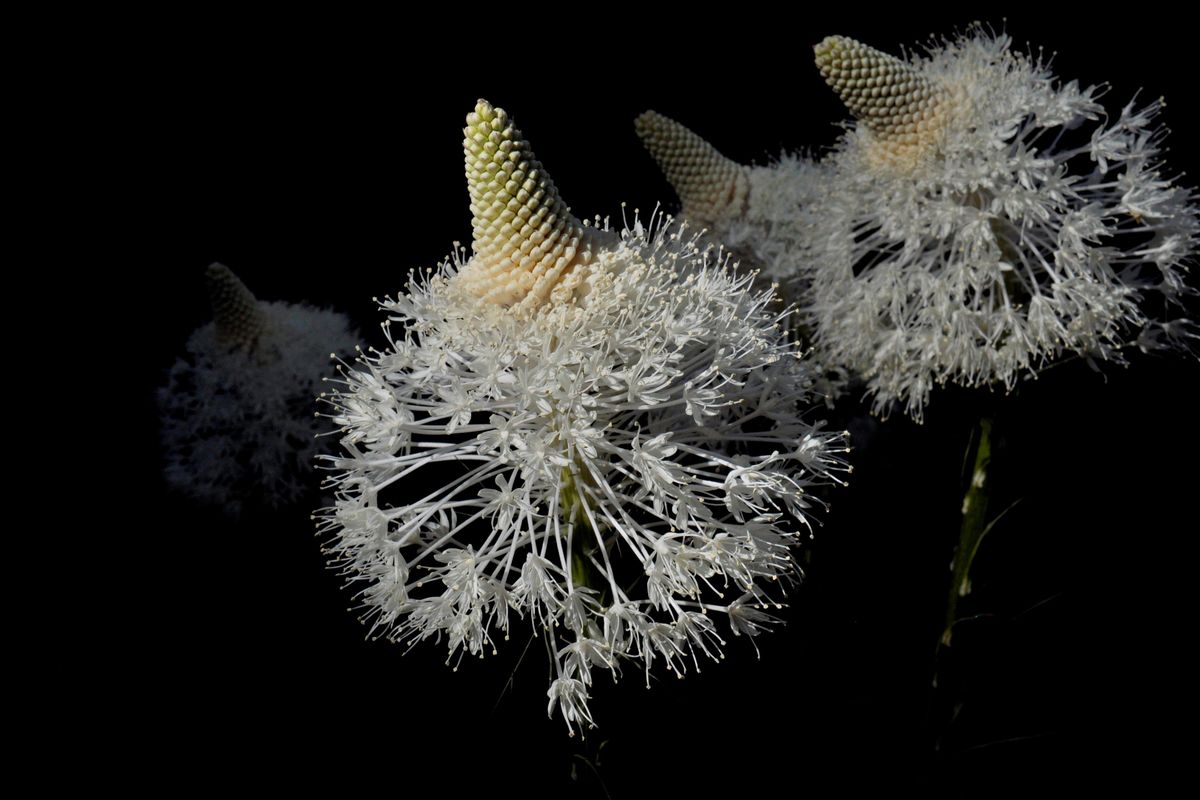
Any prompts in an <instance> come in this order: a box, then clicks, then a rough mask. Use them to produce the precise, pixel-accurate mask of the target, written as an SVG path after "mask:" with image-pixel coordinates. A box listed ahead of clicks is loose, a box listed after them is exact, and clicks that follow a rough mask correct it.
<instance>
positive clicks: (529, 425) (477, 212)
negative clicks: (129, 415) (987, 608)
mask: <svg viewBox="0 0 1200 800" xmlns="http://www.w3.org/2000/svg"><path fill="white" fill-rule="evenodd" d="M464 134H465V141H464V146H465V151H466V173H467V183H468V189H469V193H470V197H471V210H472V214H473V217H474V239H473V245H472V251H473V252H472V255H471V256H470V257H468V256H467V254H466V253H465V252H464V251H461V250H459V251H457V252H455V253H454V254H453V255H452V256H451V258H450V259H448V260H447V261H446V262H444V263H443V264H442V265H441V266H440V267H439V268H438V269H436V270H430V271H427V272H424V273H419V274H416V275H414V276H412V278H411V281H410V284H409V287H408V291H407V293H406V294H403V295H400V296H398V297H396V298H395V299H391V298H388V299H385V300H384V301H383V302H382V303H381V305H382V307H383V308H384V310H385V311H386V312H387V313H388V320H387V322H386V323H385V325H384V330H385V332H386V333H387V346H386V347H384V348H383V349H382V350H378V351H372V352H371V353H370V354H368V355H367V356H365V357H363V358H361V359H359V361H358V362H357V363H356V364H355V365H354V366H353V367H347V368H346V369H345V371H344V374H343V378H344V385H343V386H342V388H341V390H340V391H338V392H337V393H336V394H334V395H333V396H332V397H330V398H329V399H330V402H331V404H332V406H333V411H332V414H331V415H332V417H333V419H334V421H335V422H336V424H337V425H338V426H339V427H340V428H341V432H342V449H343V452H342V453H341V454H340V455H339V456H337V457H332V458H331V464H330V467H331V469H332V470H333V473H332V478H331V483H332V484H333V485H334V486H335V487H336V502H335V505H334V506H333V507H332V508H328V509H324V510H323V511H321V512H319V514H318V517H319V519H320V523H319V525H320V528H321V529H322V531H323V532H324V533H325V534H326V535H327V536H328V537H329V540H328V545H327V547H328V553H329V555H330V557H331V559H332V562H333V564H334V565H335V566H337V567H338V568H340V569H341V571H342V572H343V573H344V574H345V576H346V578H347V580H348V582H349V583H350V585H351V586H353V587H356V588H357V590H358V592H357V597H358V600H359V601H360V603H361V605H362V607H363V609H364V621H365V622H367V623H368V624H369V625H370V626H371V628H372V630H373V631H374V632H375V633H376V634H377V635H383V636H387V637H388V638H390V639H393V640H395V641H399V642H418V641H422V640H425V639H433V640H435V641H437V642H441V643H444V645H445V646H446V648H447V663H451V664H454V665H455V666H456V667H457V665H458V663H459V661H460V660H461V659H462V658H463V656H465V655H470V656H480V657H482V656H484V655H486V654H489V653H492V652H494V649H495V648H496V647H497V646H499V643H500V642H502V641H504V640H506V639H508V637H509V635H510V632H511V631H512V629H513V628H514V627H515V626H516V625H517V624H518V620H521V621H523V622H524V623H525V624H531V625H532V626H533V628H534V630H535V632H537V634H538V635H539V636H540V637H541V638H542V640H543V642H544V644H545V647H546V650H547V652H548V654H549V658H550V662H551V664H552V667H551V669H552V680H551V684H550V687H549V690H548V693H547V695H548V703H549V706H548V711H549V713H550V714H551V715H553V714H554V712H555V710H557V711H558V712H559V713H560V714H561V716H562V718H563V720H564V721H565V722H566V724H567V725H568V728H569V730H570V731H571V732H572V733H574V732H575V731H576V730H578V729H584V728H587V727H590V726H591V725H592V724H593V716H592V712H591V710H590V708H589V704H588V701H589V696H590V691H591V687H592V685H593V682H594V681H595V680H596V676H597V674H598V673H600V672H608V673H611V674H612V675H613V676H614V677H616V676H617V675H619V674H620V673H621V672H622V670H623V669H625V668H627V667H630V666H632V668H633V669H634V670H635V671H636V672H641V673H644V675H645V679H646V680H647V682H649V680H650V675H651V673H652V670H655V669H661V668H665V669H666V670H668V671H670V672H673V673H676V674H678V675H680V676H682V675H683V674H684V673H686V672H687V671H688V670H689V669H699V665H700V661H701V659H702V658H704V657H707V658H720V657H722V654H723V650H724V648H725V646H726V641H727V640H726V637H727V636H729V635H733V636H740V635H743V634H745V635H747V636H751V637H752V636H755V635H757V634H758V633H759V632H760V631H761V630H762V629H763V628H765V627H767V626H768V624H769V623H770V622H772V621H773V611H774V609H776V608H777V604H778V603H779V602H780V600H781V599H782V592H783V590H784V589H785V588H786V586H787V585H788V584H789V583H790V582H791V581H793V580H794V579H795V578H796V577H797V575H798V570H797V567H796V565H795V563H794V561H793V559H792V556H791V554H790V552H789V548H790V546H791V545H792V544H793V543H794V542H796V541H797V539H798V538H799V536H800V532H801V531H804V530H806V529H807V528H808V526H810V525H811V524H812V523H813V521H814V518H813V513H814V509H815V508H816V507H817V506H819V505H820V504H819V502H818V501H817V500H816V499H814V497H813V496H812V494H811V492H812V491H813V489H814V488H817V487H820V486H822V485H825V484H829V483H830V482H833V481H838V480H840V478H839V477H838V475H839V473H841V472H843V471H844V469H845V467H844V464H843V461H842V457H841V454H842V453H843V452H844V450H845V446H844V440H843V435H842V434H840V433H828V432H825V431H823V430H822V429H821V426H820V423H819V422H814V421H812V420H810V419H808V418H806V416H804V415H803V413H804V412H803V411H801V410H800V409H801V408H802V405H801V406H799V407H798V403H799V404H802V403H803V402H804V400H805V398H806V397H807V396H808V391H809V384H810V380H811V379H810V376H809V374H808V371H807V369H806V366H805V364H804V362H803V361H801V359H800V358H799V357H798V354H797V351H796V349H795V347H794V345H793V344H791V343H790V342H789V341H788V339H787V338H786V337H785V336H784V335H783V329H782V327H781V312H780V310H779V309H778V308H777V307H776V306H775V304H774V303H773V296H772V294H771V293H770V292H769V291H756V290H753V289H752V288H751V278H752V276H751V275H750V274H748V273H739V272H737V271H736V269H735V268H734V267H733V266H732V265H731V264H730V263H729V262H728V260H727V259H725V258H723V257H721V256H720V255H719V254H718V253H717V252H715V251H713V250H711V249H708V248H705V247H704V246H702V245H701V244H699V243H698V241H697V239H696V238H695V237H694V236H692V235H690V234H689V233H688V232H687V231H685V230H681V229H679V228H675V227H673V226H672V225H671V224H670V223H669V222H666V221H662V220H660V219H658V218H657V217H654V218H652V220H651V225H650V226H649V227H646V226H644V225H643V224H642V223H641V221H640V220H639V219H638V217H637V216H636V215H635V217H634V221H633V222H632V225H631V226H630V227H626V228H624V229H622V230H620V231H615V230H612V229H610V228H609V226H608V224H607V223H601V222H599V221H597V222H596V224H594V225H585V224H584V223H582V222H580V221H579V220H578V219H577V218H576V217H574V216H573V215H572V214H571V213H570V210H569V209H568V208H567V207H566V206H565V205H564V204H563V202H562V199H561V198H560V197H559V195H558V192H557V190H556V189H555V186H554V183H553V182H552V181H551V180H550V178H549V176H548V175H547V174H546V173H545V171H544V170H543V169H542V167H541V165H540V164H539V163H538V161H537V159H536V158H535V157H534V156H533V153H532V151H531V150H530V147H529V144H528V143H527V142H526V141H525V140H524V139H523V138H522V136H521V134H520V132H519V131H518V130H517V129H516V128H515V127H514V126H513V124H512V122H511V120H510V119H509V118H508V116H507V114H505V112H504V111H503V110H501V109H498V108H494V107H492V106H491V105H489V104H488V103H486V102H485V101H482V100H481V101H480V102H479V104H478V105H477V106H476V108H475V110H474V112H472V113H471V114H469V115H468V116H467V125H466V128H465V130H464Z"/></svg>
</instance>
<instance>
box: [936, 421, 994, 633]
mask: <svg viewBox="0 0 1200 800" xmlns="http://www.w3.org/2000/svg"><path fill="white" fill-rule="evenodd" d="M991 460H992V420H991V419H990V418H988V417H983V418H981V419H980V420H979V439H978V442H977V443H976V445H975V459H974V465H973V467H972V469H971V477H970V481H969V483H968V484H967V492H966V494H965V495H963V504H962V526H961V528H960V529H959V533H958V547H957V549H956V550H955V551H954V564H953V572H954V577H953V579H952V580H951V582H950V594H949V597H948V598H947V599H946V626H945V628H944V629H943V630H942V644H943V645H945V646H947V647H949V646H950V639H951V634H952V632H953V629H954V623H955V622H957V621H958V599H959V598H960V597H964V596H966V595H967V594H969V593H970V591H971V563H972V562H973V561H974V560H975V554H976V553H977V552H978V551H979V544H980V542H982V541H983V537H984V535H985V534H986V533H987V531H988V525H987V507H988V494H989V490H990V488H991V487H990V486H989V484H988V467H989V466H990V465H991Z"/></svg>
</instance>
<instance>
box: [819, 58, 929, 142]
mask: <svg viewBox="0 0 1200 800" xmlns="http://www.w3.org/2000/svg"><path fill="white" fill-rule="evenodd" d="M813 51H814V53H815V54H816V62H817V68H818V69H820V70H821V77H823V78H824V79H825V82H826V83H828V84H829V86H830V88H832V89H833V90H834V91H835V92H837V94H838V97H839V98H841V100H842V102H843V103H844V104H845V106H846V108H848V109H849V110H850V113H852V114H853V115H854V116H855V118H856V119H857V120H858V121H859V122H861V123H862V124H863V125H865V126H866V127H867V128H868V129H870V131H871V132H872V133H873V134H875V136H876V137H877V138H878V139H879V140H880V142H881V143H883V144H887V145H892V146H895V145H901V146H917V147H923V146H925V145H928V144H930V143H931V142H932V141H933V139H934V137H935V135H936V133H937V131H938V130H939V127H940V125H941V121H942V120H941V118H942V112H943V111H944V109H943V105H944V104H945V101H946V99H947V97H948V95H947V92H946V91H945V89H943V88H942V87H940V86H938V85H937V84H935V83H933V82H932V81H930V80H929V79H928V78H926V77H925V76H923V75H921V74H920V73H919V72H917V70H915V69H914V68H913V67H912V66H910V65H909V64H907V63H905V62H903V61H901V60H900V59H898V58H896V57H895V56H892V55H889V54H887V53H884V52H881V51H879V50H876V49H875V48H873V47H868V46H866V45H865V44H862V43H861V42H856V41H855V40H853V39H848V38H846V37H845V36H830V37H827V38H826V39H825V40H824V41H822V42H821V43H820V44H818V45H816V46H815V47H814V48H813Z"/></svg>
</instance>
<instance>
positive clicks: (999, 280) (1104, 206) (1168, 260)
mask: <svg viewBox="0 0 1200 800" xmlns="http://www.w3.org/2000/svg"><path fill="white" fill-rule="evenodd" d="M1009 45H1010V42H1009V39H1008V37H1006V36H991V35H986V34H984V33H982V32H981V31H978V30H976V31H973V32H972V33H970V34H969V35H965V36H963V37H961V38H959V39H957V40H954V41H950V42H947V43H945V44H944V45H943V46H941V47H938V48H936V49H934V50H933V51H932V52H931V53H930V54H929V56H928V57H926V58H913V59H912V60H910V61H901V60H900V59H896V58H894V57H892V56H890V55H886V54H884V53H880V52H879V51H876V50H873V49H871V48H869V47H866V46H865V45H861V44H859V43H857V42H854V41H852V40H848V39H843V38H841V37H831V38H830V39H827V40H826V41H825V42H822V43H821V44H820V45H818V46H817V48H816V51H817V61H818V65H819V66H820V68H821V71H822V74H823V75H825V77H826V79H827V80H828V81H829V83H830V84H831V86H833V87H834V88H835V89H836V90H837V91H838V92H839V94H840V95H841V96H842V99H843V100H844V101H845V102H846V104H847V106H848V107H850V108H851V109H852V110H854V111H855V113H856V116H858V118H859V123H858V125H857V126H856V127H855V128H853V129H852V130H850V131H849V132H848V133H847V134H846V135H845V137H844V138H843V139H842V141H841V142H840V143H839V145H838V147H837V148H836V150H835V151H834V152H833V153H832V154H831V155H830V156H829V157H828V159H827V162H828V164H829V166H830V168H831V170H833V176H832V180H831V181H830V182H829V186H830V187H831V188H832V191H831V192H830V194H829V196H828V197H827V199H826V200H825V202H822V203H819V204H814V205H812V206H810V207H808V208H807V209H805V210H804V211H803V213H802V214H801V215H800V220H801V221H800V224H801V225H802V226H803V227H804V229H805V230H804V233H803V235H802V238H803V239H804V240H805V243H806V246H805V247H804V248H802V249H801V250H800V251H799V252H801V253H803V257H804V259H805V261H806V262H807V263H806V264H805V265H803V266H802V267H801V269H800V270H799V271H798V273H797V277H798V279H799V280H800V281H801V283H802V284H803V285H805V286H806V290H807V292H808V294H807V296H806V298H805V299H804V300H803V301H802V302H801V305H802V307H803V310H804V315H803V316H804V319H805V321H806V323H807V324H808V325H809V326H810V327H811V329H812V330H814V331H815V333H816V338H817V343H818V352H819V357H820V358H821V359H822V360H825V361H827V362H830V363H836V364H841V365H844V366H846V367H848V368H850V369H851V370H852V371H854V372H856V373H857V374H859V375H861V376H863V377H864V378H865V379H866V380H867V381H868V389H869V391H870V392H872V393H874V396H875V410H876V412H877V413H880V412H884V413H885V412H886V410H887V409H888V407H889V406H890V405H891V404H892V403H893V401H901V402H903V403H904V404H905V409H906V411H907V412H908V413H909V414H910V415H912V416H913V417H914V418H916V419H918V420H919V419H921V416H922V412H923V409H924V406H925V404H926V403H927V401H928V398H929V394H930V390H931V388H932V387H933V386H934V385H935V384H939V383H944V382H952V383H957V384H961V385H966V386H981V385H988V384H997V383H999V384H1003V385H1004V386H1005V387H1006V388H1012V386H1013V385H1014V384H1015V383H1016V381H1017V380H1018V379H1019V378H1020V377H1021V376H1023V375H1030V374H1033V373H1034V372H1035V371H1036V370H1037V369H1038V368H1039V367H1041V366H1043V365H1044V364H1045V363H1046V362H1047V361H1048V360H1050V359H1053V358H1055V357H1058V356H1060V355H1062V354H1064V353H1078V354H1081V355H1084V356H1086V357H1098V358H1102V359H1112V360H1120V359H1121V357H1122V356H1121V350H1122V348H1124V347H1126V346H1128V345H1130V344H1131V343H1135V342H1136V344H1138V345H1139V346H1141V347H1143V348H1144V349H1148V348H1150V347H1155V346H1158V345H1159V344H1160V341H1159V339H1160V337H1162V336H1163V335H1164V334H1165V335H1166V336H1167V337H1175V338H1179V337H1184V336H1188V335H1190V331H1189V324H1190V323H1188V322H1187V321H1185V320H1173V321H1167V320H1166V318H1165V317H1166V315H1167V314H1168V313H1169V308H1170V305H1171V302H1172V301H1176V300H1177V299H1178V298H1179V296H1180V295H1181V294H1182V293H1184V291H1185V286H1184V283H1183V275H1184V271H1185V270H1186V267H1187V262H1188V260H1189V258H1190V257H1191V254H1192V253H1193V252H1194V249H1195V247H1196V244H1197V236H1198V231H1200V222H1198V217H1197V209H1196V207H1195V205H1194V204H1193V198H1192V195H1191V193H1190V192H1188V191H1187V190H1185V189H1182V188H1180V187H1179V186H1178V185H1177V184H1176V183H1175V182H1174V181H1173V180H1172V178H1171V176H1170V175H1169V173H1168V172H1167V171H1166V170H1165V168H1164V166H1163V164H1162V161H1161V159H1162V152H1161V150H1160V144H1161V140H1162V138H1163V130H1162V129H1161V128H1158V127H1155V124H1154V118H1155V116H1156V114H1157V112H1158V110H1159V107H1160V103H1159V102H1153V103H1149V104H1146V105H1144V106H1141V107H1139V106H1138V105H1137V104H1136V103H1133V102H1131V103H1130V104H1129V105H1127V106H1125V107H1124V108H1123V109H1121V111H1120V113H1118V114H1117V115H1115V116H1114V117H1109V116H1107V114H1106V112H1105V110H1104V108H1103V107H1102V106H1101V105H1100V104H1099V103H1098V102H1097V99H1098V97H1099V95H1100V92H1099V91H1098V90H1097V88H1096V87H1090V88H1087V89H1080V88H1079V86H1078V85H1077V84H1076V83H1075V82H1071V83H1067V84H1065V85H1061V84H1059V83H1058V82H1057V81H1056V80H1055V78H1054V76H1053V75H1052V74H1051V72H1050V71H1049V69H1048V67H1047V66H1046V65H1045V64H1044V63H1042V62H1041V61H1040V59H1035V58H1031V57H1029V56H1025V55H1022V54H1020V53H1015V52H1013V51H1012V50H1011V49H1010V46H1009Z"/></svg>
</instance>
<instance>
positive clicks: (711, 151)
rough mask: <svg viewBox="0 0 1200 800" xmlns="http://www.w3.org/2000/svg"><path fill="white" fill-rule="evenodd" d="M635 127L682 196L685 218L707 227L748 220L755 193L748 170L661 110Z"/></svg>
mask: <svg viewBox="0 0 1200 800" xmlns="http://www.w3.org/2000/svg"><path fill="white" fill-rule="evenodd" d="M633 124H634V128H635V129H636V130H637V134H638V136H639V137H641V139H642V144H644V145H645V147H646V150H648V151H649V153H650V155H651V156H652V157H653V158H654V160H655V161H656V162H658V166H659V167H660V168H661V169H662V171H663V174H664V175H666V177H667V181H668V182H669V183H670V184H671V187H672V188H673V189H675V193H676V194H677V195H679V200H680V202H681V203H682V204H683V211H684V213H686V214H687V215H689V216H691V217H694V218H696V219H698V220H700V221H701V222H704V223H706V224H712V223H714V222H717V221H718V220H721V219H731V218H737V217H740V216H741V215H742V213H743V211H744V210H745V207H746V197H747V195H748V193H749V191H750V179H749V177H748V175H747V173H746V168H745V167H743V166H742V165H741V164H738V163H737V162H736V161H731V160H730V159H728V158H726V157H725V156H723V155H721V154H720V153H719V152H718V151H717V149H716V148H715V147H713V146H712V145H711V144H709V143H708V142H707V141H705V140H704V139H703V138H701V137H700V136H698V135H697V134H695V133H694V132H692V131H691V130H689V129H688V128H686V127H684V126H683V125H680V124H679V123H678V122H676V121H675V120H673V119H671V118H670V117H664V116H663V115H662V114H659V113H658V112H656V111H647V112H645V113H644V114H642V115H641V116H639V117H638V118H637V119H636V120H635V121H634V123H633Z"/></svg>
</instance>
